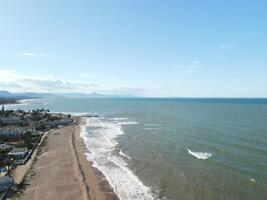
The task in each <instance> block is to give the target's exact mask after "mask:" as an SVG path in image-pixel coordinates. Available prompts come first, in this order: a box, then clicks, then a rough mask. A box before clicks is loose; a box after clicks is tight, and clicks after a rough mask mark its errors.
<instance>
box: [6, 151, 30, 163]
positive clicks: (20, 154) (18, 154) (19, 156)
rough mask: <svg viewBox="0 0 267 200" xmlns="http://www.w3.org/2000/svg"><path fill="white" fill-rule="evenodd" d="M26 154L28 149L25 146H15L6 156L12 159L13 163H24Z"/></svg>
mask: <svg viewBox="0 0 267 200" xmlns="http://www.w3.org/2000/svg"><path fill="white" fill-rule="evenodd" d="M28 154H29V151H28V149H27V148H16V149H13V150H11V151H10V152H9V153H8V156H9V157H10V158H13V159H14V163H15V164H24V163H25V161H26V158H27V156H28Z"/></svg>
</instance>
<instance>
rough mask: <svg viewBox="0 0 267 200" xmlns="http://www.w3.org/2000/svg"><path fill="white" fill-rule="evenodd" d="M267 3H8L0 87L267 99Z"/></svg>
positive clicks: (0, 16)
mask: <svg viewBox="0 0 267 200" xmlns="http://www.w3.org/2000/svg"><path fill="white" fill-rule="evenodd" d="M266 10H267V1H264V0H262V1H260V0H256V1H246V0H234V1H232V0H228V1H227V0H216V1H214V0H203V1H198V0H194V1H193V0H191V1H190V0H183V1H182V0H177V1H169V0H166V1H157V0H151V1H149V0H134V1H133V0H126V1H125V0H121V1H117V0H112V1H101V0H99V1H89V0H84V1H82V0H75V1H74V0H72V1H70V0H65V1H63V0H62V1H59V0H45V1H36V0H0V89H2V90H10V91H14V92H15V91H16V92H17V91H35V92H84V93H90V92H100V93H107V94H130V95H142V96H183V97H267V20H266V19H267V12H266Z"/></svg>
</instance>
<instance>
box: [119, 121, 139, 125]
mask: <svg viewBox="0 0 267 200" xmlns="http://www.w3.org/2000/svg"><path fill="white" fill-rule="evenodd" d="M120 124H121V125H135V124H139V123H138V122H135V121H132V122H130V121H129V122H120Z"/></svg>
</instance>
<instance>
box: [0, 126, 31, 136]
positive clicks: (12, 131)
mask: <svg viewBox="0 0 267 200" xmlns="http://www.w3.org/2000/svg"><path fill="white" fill-rule="evenodd" d="M26 132H31V133H32V134H35V127H30V128H17V127H5V128H0V136H4V137H15V138H18V137H19V138H20V137H21V136H23V135H24V134H25V133H26Z"/></svg>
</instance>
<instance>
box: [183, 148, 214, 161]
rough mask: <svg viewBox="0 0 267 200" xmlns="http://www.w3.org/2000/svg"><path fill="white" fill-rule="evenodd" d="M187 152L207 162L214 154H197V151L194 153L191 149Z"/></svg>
mask: <svg viewBox="0 0 267 200" xmlns="http://www.w3.org/2000/svg"><path fill="white" fill-rule="evenodd" d="M187 152H188V153H189V154H191V155H192V156H194V157H196V158H198V159H203V160H207V159H209V158H210V157H211V156H212V153H208V152H196V151H192V150H190V149H187Z"/></svg>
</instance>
